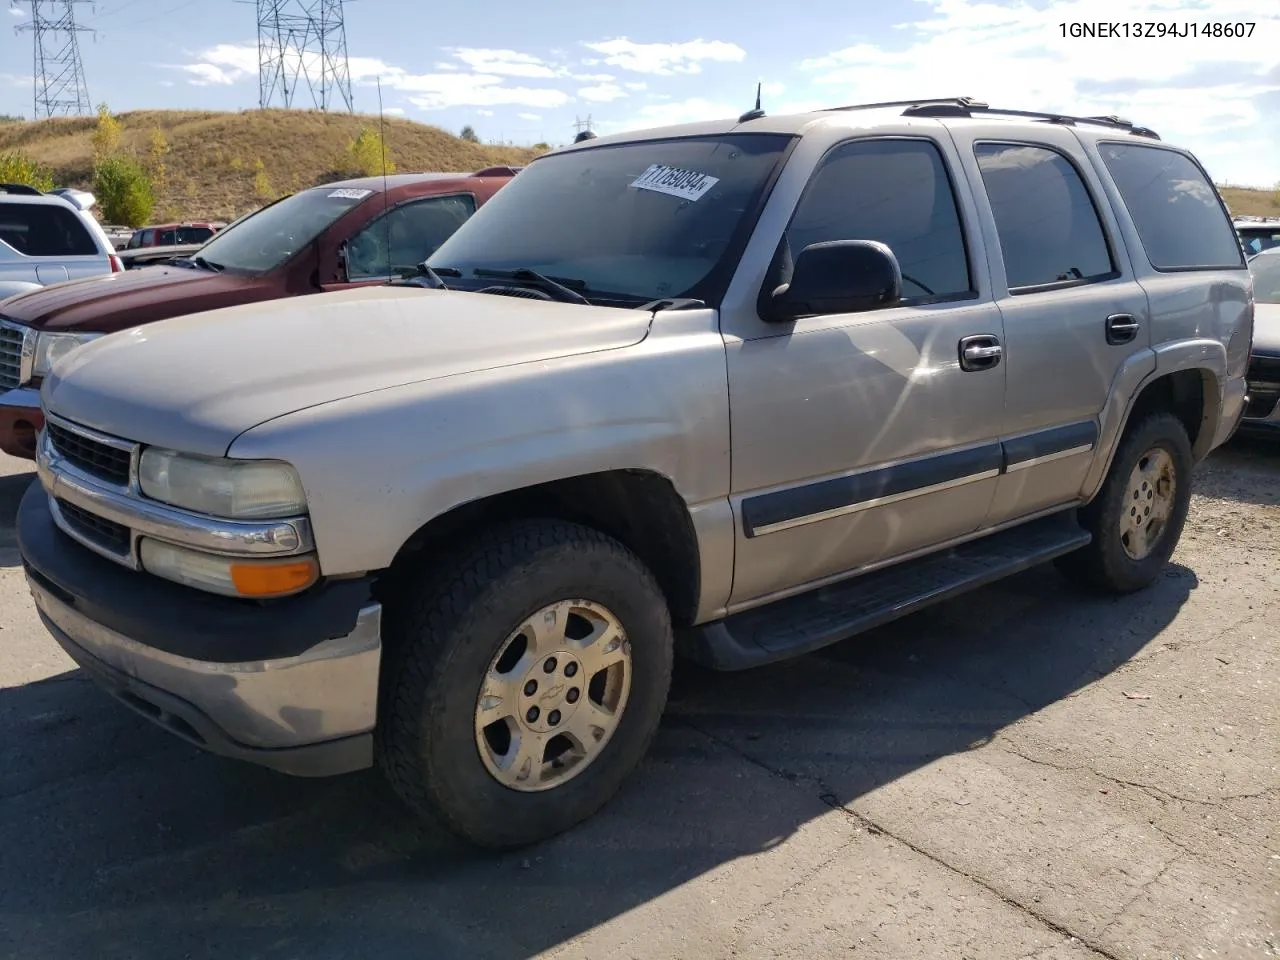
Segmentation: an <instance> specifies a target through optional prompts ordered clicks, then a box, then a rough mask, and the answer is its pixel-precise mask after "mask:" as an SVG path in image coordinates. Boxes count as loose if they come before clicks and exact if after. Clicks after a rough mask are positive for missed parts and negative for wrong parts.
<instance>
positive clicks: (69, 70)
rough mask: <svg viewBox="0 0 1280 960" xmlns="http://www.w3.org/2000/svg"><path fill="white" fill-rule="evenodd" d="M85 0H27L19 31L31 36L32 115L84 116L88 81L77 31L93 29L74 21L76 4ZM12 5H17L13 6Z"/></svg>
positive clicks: (37, 118) (89, 108) (87, 111)
mask: <svg viewBox="0 0 1280 960" xmlns="http://www.w3.org/2000/svg"><path fill="white" fill-rule="evenodd" d="M83 2H85V0H30V3H31V20H30V21H29V22H27V23H23V24H19V26H18V28H17V30H18V32H19V33H25V32H30V33H32V34H33V35H34V36H33V40H34V43H33V45H32V46H33V51H32V63H33V66H34V69H33V70H32V88H33V91H32V100H33V102H34V106H35V115H34V117H33V119H35V120H39V119H41V118H42V117H54V116H59V115H64V116H72V115H74V116H81V117H83V116H87V115H89V114H91V113H92V112H93V110H92V108H91V107H90V105H89V85H88V84H87V83H86V82H85V79H84V62H83V61H82V60H81V59H80V34H81V33H93V32H94V31H93V30H91V29H90V28H89V27H82V26H79V25H78V24H77V23H76V15H75V5H76V4H77V3H83ZM14 9H17V8H16V6H15V8H14Z"/></svg>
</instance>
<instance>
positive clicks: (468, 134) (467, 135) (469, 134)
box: [458, 123, 480, 143]
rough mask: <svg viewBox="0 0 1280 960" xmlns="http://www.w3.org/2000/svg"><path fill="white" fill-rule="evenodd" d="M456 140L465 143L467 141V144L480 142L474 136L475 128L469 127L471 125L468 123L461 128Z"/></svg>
mask: <svg viewBox="0 0 1280 960" xmlns="http://www.w3.org/2000/svg"><path fill="white" fill-rule="evenodd" d="M458 139H459V140H465V141H467V143H479V142H480V138H479V137H478V136H476V131H475V128H474V127H473V126H471V124H469V123H468V124H467V125H466V126H465V127H463V128H462V132H461V133H460V134H458Z"/></svg>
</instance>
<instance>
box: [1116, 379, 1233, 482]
mask: <svg viewBox="0 0 1280 960" xmlns="http://www.w3.org/2000/svg"><path fill="white" fill-rule="evenodd" d="M1216 397H1217V387H1216V382H1215V381H1214V379H1213V374H1212V373H1210V372H1209V371H1207V370H1178V371H1176V372H1174V373H1170V374H1166V375H1165V376H1163V377H1159V378H1158V379H1155V380H1152V381H1151V382H1150V383H1148V384H1147V385H1146V386H1145V387H1143V388H1142V392H1141V393H1140V394H1138V398H1137V400H1135V401H1134V404H1133V408H1132V409H1131V410H1130V411H1129V421H1128V423H1126V424H1125V431H1126V432H1128V431H1129V430H1131V429H1133V428H1134V427H1135V426H1137V425H1138V424H1140V423H1141V422H1142V421H1143V420H1145V419H1146V418H1147V417H1148V416H1150V415H1151V414H1153V413H1172V414H1173V415H1174V416H1175V417H1177V418H1178V420H1179V421H1181V423H1182V425H1183V427H1185V428H1186V431H1187V438H1188V439H1189V440H1190V441H1191V449H1192V451H1193V452H1194V454H1195V457H1196V459H1197V460H1198V459H1200V458H1202V457H1203V456H1204V453H1205V452H1206V451H1204V450H1203V446H1202V444H1201V441H1202V440H1203V441H1204V442H1205V443H1208V442H1210V441H1212V439H1213V430H1212V429H1211V428H1209V426H1208V423H1209V420H1210V419H1211V417H1212V416H1213V411H1212V410H1211V409H1210V407H1211V406H1213V407H1216V403H1211V402H1207V401H1212V400H1214V399H1216Z"/></svg>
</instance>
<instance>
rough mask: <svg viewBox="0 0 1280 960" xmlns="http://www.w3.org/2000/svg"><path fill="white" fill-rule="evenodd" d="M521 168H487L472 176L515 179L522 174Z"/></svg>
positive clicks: (506, 166)
mask: <svg viewBox="0 0 1280 960" xmlns="http://www.w3.org/2000/svg"><path fill="white" fill-rule="evenodd" d="M520 169H521V168H520V167H512V166H509V165H506V164H501V165H499V166H496V167H485V168H484V169H483V170H477V171H476V172H475V173H473V174H472V176H473V177H514V176H515V175H516V174H517V173H519V172H520Z"/></svg>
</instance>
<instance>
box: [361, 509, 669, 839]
mask: <svg viewBox="0 0 1280 960" xmlns="http://www.w3.org/2000/svg"><path fill="white" fill-rule="evenodd" d="M393 606H394V607H395V610H394V612H393V613H392V615H391V616H389V618H388V623H389V636H388V640H389V644H388V660H387V664H386V668H385V669H386V670H387V671H388V673H387V675H386V682H385V686H384V690H385V694H384V695H385V698H386V699H385V701H384V707H383V717H382V722H381V725H380V726H381V728H382V730H381V734H380V743H379V747H380V749H379V756H380V763H381V766H382V768H383V770H384V772H385V773H386V775H387V777H388V779H389V780H390V782H391V784H392V786H393V787H394V789H395V790H396V792H397V793H398V794H399V795H400V797H401V798H402V799H404V800H405V801H406V802H407V803H408V804H409V805H410V806H411V807H413V808H415V809H417V810H418V811H420V812H423V813H427V814H431V815H433V816H435V817H437V818H438V819H440V820H441V821H442V822H443V823H444V824H445V825H446V826H447V827H448V828H449V829H451V830H452V831H453V832H454V833H456V834H458V835H460V836H461V837H463V838H465V839H467V840H469V841H471V842H472V843H476V844H479V845H481V846H486V847H498V848H501V847H515V846H521V845H524V844H528V843H533V842H536V841H539V840H542V839H545V838H547V837H550V836H553V835H555V834H557V833H559V832H561V831H563V830H566V829H568V828H569V827H571V826H573V825H574V824H576V823H578V822H580V821H581V820H583V819H585V818H587V817H589V816H590V815H591V814H593V813H595V812H596V811H597V810H598V809H599V808H600V807H602V806H604V804H605V803H607V802H608V800H609V799H610V798H611V797H612V796H613V795H614V793H615V792H616V791H617V790H618V788H619V787H620V786H621V785H622V783H623V781H624V780H625V778H626V777H627V775H628V774H629V773H630V772H631V771H632V769H633V768H634V767H635V766H636V765H637V764H638V763H639V762H640V760H641V758H642V757H643V755H644V753H645V751H646V750H647V748H648V745H649V743H650V741H651V740H652V738H653V735H654V733H655V731H656V729H657V726H658V721H659V720H660V718H661V715H662V710H663V707H664V706H665V703H666V698H667V692H668V688H669V685H670V679H671V660H672V635H671V623H670V619H669V615H668V612H667V607H666V603H665V599H664V597H663V595H662V593H661V591H660V590H659V588H658V586H657V583H656V582H655V581H654V579H653V576H652V575H651V574H650V572H649V571H648V569H646V568H645V566H644V565H643V564H642V563H641V562H640V560H639V559H638V558H637V557H636V556H635V555H634V554H632V553H631V551H629V550H628V549H627V548H626V547H624V546H623V545H622V544H620V543H618V542H617V541H615V540H612V539H610V538H608V537H606V536H604V535H602V534H600V533H598V532H596V531H594V530H591V529H588V528H585V527H581V526H577V525H574V524H568V523H562V522H559V521H530V522H523V523H519V524H515V525H512V526H508V527H505V528H503V529H500V530H497V531H494V532H492V533H490V534H488V535H486V536H484V537H483V538H482V539H480V540H478V541H476V542H475V543H474V544H472V545H471V547H470V548H468V549H466V550H464V551H463V553H462V555H460V556H458V557H455V558H451V559H450V562H449V563H448V565H447V567H439V568H437V570H436V571H435V572H429V573H426V574H424V575H423V576H422V578H421V579H420V580H419V581H418V582H416V583H413V582H410V584H409V585H408V586H407V588H406V589H405V591H404V593H403V595H402V597H401V598H400V600H399V602H395V601H393Z"/></svg>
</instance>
